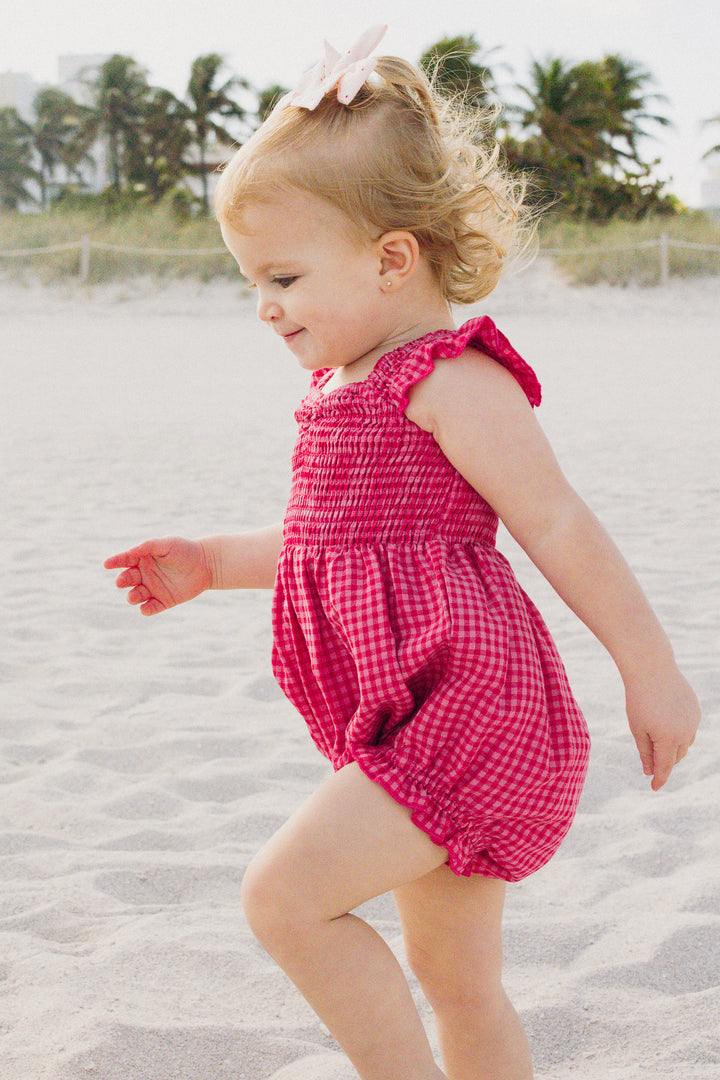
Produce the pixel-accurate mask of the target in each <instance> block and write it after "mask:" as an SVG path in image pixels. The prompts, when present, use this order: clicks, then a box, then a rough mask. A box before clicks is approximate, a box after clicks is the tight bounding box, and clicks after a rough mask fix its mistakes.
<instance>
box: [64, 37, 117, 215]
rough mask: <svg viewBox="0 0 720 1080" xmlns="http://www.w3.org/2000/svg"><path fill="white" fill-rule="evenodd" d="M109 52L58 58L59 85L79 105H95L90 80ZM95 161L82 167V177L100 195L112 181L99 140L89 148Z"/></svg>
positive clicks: (103, 148) (87, 187)
mask: <svg viewBox="0 0 720 1080" xmlns="http://www.w3.org/2000/svg"><path fill="white" fill-rule="evenodd" d="M109 59H110V54H109V53H86V54H71V55H65V56H60V57H59V58H58V88H59V89H60V90H63V91H64V92H65V93H66V94H69V95H70V97H71V98H74V100H75V101H77V102H78V104H79V105H91V104H92V91H91V89H90V86H89V85H88V82H89V81H90V80H92V79H93V77H94V76H95V75H96V74H97V72H98V69H99V68H101V67H102V65H103V64H104V63H105V61H106V60H109ZM90 155H91V158H92V163H88V164H87V165H83V166H82V168H81V169H80V180H81V183H82V184H83V186H84V187H85V188H86V190H87V191H90V192H92V193H93V194H97V193H99V192H101V191H104V190H105V188H106V187H107V186H108V184H109V183H110V174H109V169H108V154H107V147H106V146H105V144H104V143H103V142H101V141H98V142H97V143H96V144H95V145H94V146H93V148H92V150H91V151H90Z"/></svg>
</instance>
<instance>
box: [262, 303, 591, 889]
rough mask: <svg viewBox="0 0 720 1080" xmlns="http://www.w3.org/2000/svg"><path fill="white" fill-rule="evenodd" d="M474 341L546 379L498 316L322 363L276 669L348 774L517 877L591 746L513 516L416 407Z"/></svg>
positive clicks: (278, 593) (282, 581) (485, 865)
mask: <svg viewBox="0 0 720 1080" xmlns="http://www.w3.org/2000/svg"><path fill="white" fill-rule="evenodd" d="M467 346H471V347H473V348H476V349H478V350H480V351H482V352H484V353H485V354H486V355H489V356H491V357H493V358H494V359H496V360H497V361H498V362H499V363H501V364H503V365H504V366H505V367H506V368H508V370H509V371H511V372H512V373H513V374H514V375H515V377H516V378H517V380H518V382H519V383H520V385H521V386H522V387H523V389H524V391H525V393H526V394H527V397H528V399H529V400H530V402H531V403H532V404H537V403H538V402H539V400H540V386H539V384H538V381H537V379H536V377H535V375H534V373H533V372H532V370H531V369H530V368H529V367H528V366H527V364H526V363H525V362H524V361H523V360H522V359H521V357H520V356H519V355H518V354H517V353H516V352H515V350H514V349H513V348H512V346H511V345H510V344H509V342H508V341H507V339H506V338H505V337H504V336H503V335H502V334H501V333H500V332H499V331H498V330H497V328H496V327H495V325H494V324H493V323H492V321H491V320H490V319H488V318H482V319H473V320H471V321H470V322H468V323H466V324H465V325H464V326H463V327H462V328H461V329H460V330H442V331H437V332H435V333H433V334H429V335H427V336H426V337H423V338H421V339H419V340H418V341H414V342H411V343H409V344H407V345H404V346H401V347H400V348H398V349H395V350H394V351H392V352H390V353H387V354H386V355H385V356H384V357H382V358H381V359H380V360H379V361H378V363H377V365H376V366H375V368H374V369H373V371H372V372H371V374H370V375H369V376H368V377H367V378H366V379H365V380H364V381H363V382H359V383H352V384H348V385H346V386H343V387H340V388H339V389H337V390H334V391H332V392H331V393H328V394H323V393H322V386H323V384H324V383H325V382H326V381H327V379H328V378H329V377H330V374H331V372H329V371H324V372H316V373H315V374H314V375H313V380H312V386H311V390H310V393H309V395H308V396H307V397H306V398H305V400H304V401H303V403H302V404H301V406H300V408H299V409H298V411H297V413H296V418H297V420H298V424H299V436H298V441H297V444H296V447H295V451H294V454H293V480H292V487H291V493H290V501H289V505H288V509H287V515H286V518H285V529H284V546H283V550H282V553H281V556H280V562H279V567H278V577H277V584H276V589H275V595H274V602H273V626H274V647H273V667H274V671H275V674H276V677H277V679H278V681H279V683H280V685H281V687H282V688H283V690H284V692H285V693H286V694H287V696H288V697H289V699H290V700H291V701H292V702H293V704H294V705H295V706H296V708H297V709H298V710H299V711H300V713H301V714H302V715H303V717H304V718H305V720H306V722H307V724H308V727H309V729H310V732H311V735H312V737H313V738H314V740H315V742H316V743H317V745H318V747H319V749H320V750H321V751H322V753H323V754H325V755H326V757H328V758H329V759H330V761H331V762H332V763H333V766H334V767H335V768H336V769H340V768H342V767H343V766H344V765H346V764H348V763H349V762H351V761H355V762H357V763H358V765H359V766H360V768H361V769H362V770H363V772H365V773H366V774H367V775H368V776H369V777H370V778H371V779H372V780H374V781H376V782H377V783H378V784H380V785H382V787H383V788H384V789H385V790H386V791H388V792H389V793H390V795H392V796H393V798H395V799H396V800H397V801H398V802H399V803H401V804H403V805H404V806H407V807H409V808H410V809H411V811H412V816H413V820H414V822H415V823H416V825H418V826H419V827H420V828H421V829H423V830H424V831H425V832H426V833H427V834H428V835H429V836H430V837H431V839H432V840H433V841H434V842H435V843H437V844H440V845H443V846H444V847H446V848H447V850H448V853H449V860H448V864H449V866H450V868H451V869H452V870H454V871H455V872H456V873H459V874H466V875H467V874H472V873H479V874H483V875H485V876H489V877H498V878H503V879H505V880H508V881H515V880H518V879H520V878H522V877H525V876H527V875H528V874H530V873H532V872H533V871H534V870H537V869H538V868H539V867H540V866H542V865H543V864H544V863H545V862H547V860H548V859H549V858H550V857H551V855H552V854H553V853H554V852H555V850H556V849H557V847H558V846H559V844H560V842H561V841H562V838H563V837H564V835H565V834H566V832H567V830H568V829H569V827H570V824H571V822H572V818H573V815H574V813H575V809H576V806H577V801H578V798H579V796H580V791H581V788H582V784H583V780H584V777H585V772H586V768H587V759H588V751H589V739H588V733H587V728H586V725H585V721H584V719H583V717H582V714H581V713H580V710H579V708H578V706H577V704H576V703H575V701H574V699H573V696H572V693H571V691H570V688H569V686H568V682H567V677H566V675H565V671H564V669H563V666H562V663H561V661H560V658H559V656H558V654H557V650H556V648H555V645H554V643H553V641H552V639H551V637H550V634H549V632H548V630H547V628H546V627H545V624H544V623H543V621H542V619H541V617H540V615H539V613H538V612H537V610H536V608H535V607H534V606H533V604H532V602H531V601H530V600H529V599H528V597H527V596H526V595H525V593H524V592H523V591H522V589H521V588H520V586H519V585H518V583H517V581H516V580H515V577H514V575H513V573H512V570H511V569H510V566H509V565H508V563H507V561H506V560H505V559H504V558H503V556H502V555H501V554H500V553H499V552H498V551H497V549H496V547H495V535H496V532H497V524H498V521H497V516H496V515H495V513H494V511H493V510H492V509H491V507H490V506H489V505H488V504H487V503H486V502H485V501H484V499H482V498H481V496H480V495H479V494H478V493H477V492H476V491H475V490H474V489H473V488H472V487H471V486H470V485H469V484H468V483H467V481H466V480H464V478H463V477H462V476H461V475H460V474H459V473H458V472H457V470H456V469H455V468H454V467H453V466H452V465H451V464H450V462H449V461H448V460H447V458H446V457H445V456H444V454H443V453H442V451H441V450H440V448H439V446H438V445H437V443H436V442H435V440H434V439H433V437H432V436H431V435H430V434H429V433H428V432H425V431H423V430H422V429H421V428H419V427H418V426H417V425H415V424H413V423H412V422H411V421H410V420H409V419H408V418H407V417H406V415H405V411H404V410H405V408H406V406H407V400H408V393H409V390H410V388H411V387H412V386H413V385H414V384H415V383H417V382H418V381H419V380H421V379H423V378H424V377H425V376H427V375H428V374H429V373H430V372H431V371H432V369H433V364H434V361H435V359H436V358H440V357H444V358H452V357H456V356H459V355H460V354H461V353H462V352H463V350H464V349H465V348H466V347H467Z"/></svg>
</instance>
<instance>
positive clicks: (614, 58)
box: [599, 53, 670, 167]
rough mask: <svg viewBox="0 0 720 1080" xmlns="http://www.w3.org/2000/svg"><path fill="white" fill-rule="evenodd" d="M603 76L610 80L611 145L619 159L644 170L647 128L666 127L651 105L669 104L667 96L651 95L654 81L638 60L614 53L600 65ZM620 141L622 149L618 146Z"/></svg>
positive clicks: (608, 121)
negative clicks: (643, 142) (642, 151)
mask: <svg viewBox="0 0 720 1080" xmlns="http://www.w3.org/2000/svg"><path fill="white" fill-rule="evenodd" d="M599 69H600V73H601V75H604V77H605V79H606V80H607V85H606V95H605V124H606V127H607V136H608V141H609V143H610V145H611V147H612V149H613V153H614V155H615V157H616V158H617V159H623V160H626V161H628V162H634V163H635V164H637V165H640V166H641V167H644V165H643V162H642V161H641V159H640V155H639V150H638V140H639V139H641V138H647V137H648V132H647V131H646V125H647V124H652V125H658V126H661V127H666V126H667V125H669V123H670V121H669V120H668V118H667V117H666V116H663V115H661V114H659V113H656V112H649V111H648V110H649V109H650V102H651V101H656V102H662V103H664V104H665V103H667V98H666V97H665V95H664V94H658V93H655V92H650V90H649V89H648V87H649V85H650V84H652V82H653V77H652V75H651V74H650V72H649V71H645V70H643V68H642V67H640V66H639V65H638V64H637V63H636V62H635V61H634V60H630V59H629V58H628V57H625V56H620V55H619V54H618V53H612V54H609V55H607V56H605V57H604V58H603V60H602V62H601V64H600V65H599ZM617 139H620V140H621V142H620V144H619V145H618V143H617V142H616V140H617Z"/></svg>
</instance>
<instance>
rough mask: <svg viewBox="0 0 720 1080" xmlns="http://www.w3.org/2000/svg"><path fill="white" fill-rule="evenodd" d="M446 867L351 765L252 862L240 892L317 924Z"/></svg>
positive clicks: (441, 852)
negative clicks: (309, 917)
mask: <svg viewBox="0 0 720 1080" xmlns="http://www.w3.org/2000/svg"><path fill="white" fill-rule="evenodd" d="M446 860H447V851H446V850H445V848H443V847H438V846H437V845H436V844H434V843H433V842H432V841H431V840H430V838H429V837H428V836H427V835H426V834H425V833H424V832H422V831H421V830H420V829H418V828H417V826H416V825H414V824H413V822H412V821H411V818H410V812H409V811H408V810H407V809H406V808H405V807H403V806H401V805H400V804H399V803H397V802H395V800H394V799H393V798H392V797H391V796H390V795H388V793H387V792H386V791H385V790H384V789H383V788H381V787H380V786H379V785H378V784H376V783H375V782H374V781H372V780H370V779H368V777H367V776H365V774H364V773H363V772H362V771H361V770H360V768H359V767H358V766H357V765H355V764H350V765H346V766H345V768H343V769H341V770H340V771H339V772H337V773H335V774H334V775H333V776H331V777H329V779H328V780H326V781H325V782H324V783H323V784H322V785H321V786H320V787H319V788H318V789H317V791H316V792H315V793H314V794H313V795H312V796H311V797H310V799H308V801H307V802H306V803H305V804H304V805H303V806H301V807H300V808H299V809H298V810H297V811H296V812H295V813H294V814H293V815H292V817H290V818H289V819H288V821H287V822H286V823H285V825H283V826H282V828H280V829H279V831H278V832H277V833H275V835H274V836H273V837H272V838H271V839H270V840H269V841H268V843H267V844H266V845H265V846H264V847H263V848H262V849H261V851H260V852H259V853H258V854H257V855H256V856H255V858H254V859H253V861H252V863H251V864H250V866H249V867H248V870H247V872H246V875H245V882H244V890H245V891H246V893H247V892H248V891H251V892H253V893H254V894H255V896H256V897H257V894H258V891H259V892H260V893H263V892H265V893H266V894H267V896H268V898H269V897H270V896H272V898H273V903H274V904H277V903H279V902H280V903H283V904H284V905H285V906H286V908H293V907H295V908H297V910H302V911H304V912H305V913H307V914H313V915H316V916H317V917H320V918H330V919H332V918H336V917H338V916H340V915H344V914H346V913H347V912H349V911H352V909H353V908H355V907H357V906H358V905H359V904H361V903H363V902H364V901H365V900H369V899H371V898H372V897H374V896H379V895H381V894H382V893H386V892H390V891H391V890H393V889H396V888H398V887H399V886H403V885H406V884H407V883H408V882H411V881H415V880H416V879H418V878H424V877H425V876H426V875H427V874H428V873H430V871H432V870H435V869H436V868H437V867H439V866H441V865H442V864H443V863H444V862H445V861H446Z"/></svg>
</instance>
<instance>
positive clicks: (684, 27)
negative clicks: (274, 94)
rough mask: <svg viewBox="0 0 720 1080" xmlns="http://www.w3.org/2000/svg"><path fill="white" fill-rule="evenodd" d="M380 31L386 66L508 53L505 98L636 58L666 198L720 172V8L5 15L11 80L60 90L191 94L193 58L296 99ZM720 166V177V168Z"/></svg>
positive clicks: (474, 6) (162, 0)
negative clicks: (84, 75)
mask: <svg viewBox="0 0 720 1080" xmlns="http://www.w3.org/2000/svg"><path fill="white" fill-rule="evenodd" d="M8 9H9V10H8ZM376 23H387V24H388V32H387V35H386V37H385V39H384V40H383V42H382V43H381V45H380V47H379V50H378V52H380V53H385V54H394V55H397V56H402V57H404V58H405V59H407V60H411V61H417V59H418V58H419V56H420V55H421V53H422V52H423V51H424V50H425V49H426V48H427V46H428V45H430V44H432V43H433V42H435V41H437V40H439V39H440V38H442V37H445V36H448V37H452V36H455V35H457V34H469V33H473V34H474V35H475V37H476V39H477V40H478V41H479V42H480V43H481V45H482V46H483V47H484V48H485V49H490V48H493V47H495V46H499V48H498V51H497V52H496V53H494V54H493V59H496V60H497V62H498V70H497V74H498V77H499V81H500V83H501V85H502V84H503V83H506V84H507V86H508V87H509V86H510V84H511V83H516V82H521V83H522V82H523V81H525V80H526V78H527V73H528V70H529V66H530V63H531V61H532V60H533V59H539V60H542V59H545V58H547V57H548V56H551V55H552V56H561V57H563V58H565V59H567V60H570V61H578V60H591V59H600V58H601V57H602V56H603V55H605V54H607V53H611V52H612V53H614V52H619V53H622V54H623V55H624V56H628V57H630V58H632V59H633V60H635V61H637V62H638V63H639V64H641V65H642V67H643V68H644V69H645V70H648V71H650V72H651V73H652V75H653V77H654V80H655V89H656V90H657V92H658V93H663V94H664V95H665V96H666V97H667V98H668V102H667V103H666V104H664V105H662V106H661V108H660V109H653V110H651V111H664V112H665V114H666V115H667V116H668V117H669V118H670V119H671V120H672V122H673V127H672V128H670V129H668V128H656V129H655V131H656V133H657V135H658V139H657V140H653V141H652V142H651V143H648V144H646V145H645V148H644V149H645V156H646V158H647V159H648V160H650V159H652V158H655V157H659V158H660V159H661V163H660V165H659V166H658V169H657V175H658V176H660V177H661V178H662V179H664V180H671V183H670V184H669V190H671V191H673V192H674V193H675V194H676V195H678V196H679V197H680V198H681V199H682V200H683V201H684V202H686V203H687V204H688V205H691V206H696V205H699V203H700V181H701V179H702V178H706V177H707V176H708V175H709V170H710V164H709V163H708V162H703V161H702V160H701V159H702V155H703V153H704V151H706V150H707V149H709V147H710V146H712V145H714V144H716V143H718V142H720V125H715V126H714V127H710V128H705V129H703V127H702V121H703V120H706V119H708V118H709V117H711V116H719V115H720V62H719V61H720V3H719V2H718V0H541V2H536V0H503V2H502V3H501V4H500V3H495V4H490V3H485V2H483V0H434V2H430V0H363V2H362V3H359V4H347V3H338V2H337V0H310V3H305V4H303V3H301V2H299V0H254V2H253V3H251V2H250V0H233V2H229V0H202V2H198V0H122V2H119V0H23V2H22V3H15V4H12V5H11V6H10V5H9V4H8V6H7V7H6V8H5V11H4V13H3V14H2V15H0V72H4V71H15V72H25V73H27V74H30V75H32V76H33V78H34V79H36V80H37V81H38V82H40V83H54V82H57V60H58V56H59V55H63V54H96V53H101V54H109V53H115V52H118V53H123V54H125V55H129V56H132V57H133V58H134V59H135V60H136V61H137V62H138V63H140V64H141V65H142V66H143V67H144V68H146V69H147V71H148V74H149V78H150V81H151V82H152V83H153V84H154V85H159V86H164V87H167V88H168V89H170V90H172V91H173V92H174V93H176V94H181V93H182V92H183V91H184V89H185V86H186V84H187V78H188V74H189V70H190V65H191V63H192V61H193V60H194V59H195V57H197V56H200V55H202V54H204V53H210V52H217V53H220V54H221V55H223V56H224V57H226V59H227V62H228V65H229V67H230V68H231V69H233V71H234V72H235V73H236V74H240V75H243V76H244V77H245V78H247V79H248V80H249V81H250V83H251V84H252V85H253V86H256V87H259V88H262V87H264V86H268V85H270V84H272V83H280V84H282V85H285V86H292V85H294V84H295V83H296V82H297V80H298V78H299V77H300V75H301V74H302V72H303V70H304V69H305V68H307V67H309V66H310V65H311V64H312V63H314V62H315V61H316V60H317V59H319V58H320V56H321V55H322V52H323V48H322V41H323V39H324V38H327V39H328V40H329V41H330V42H331V43H332V44H333V45H334V46H335V47H336V48H338V49H339V50H344V49H346V48H349V47H350V45H351V44H352V43H353V42H354V40H355V39H356V38H357V37H358V36H359V35H360V34H361V33H362V32H363V30H365V29H366V28H367V27H368V26H372V25H374V24H376ZM500 65H507V66H508V68H509V69H510V70H509V71H506V70H503V69H501V68H500ZM510 96H511V94H510V92H509V91H508V92H506V93H505V97H506V98H508V99H509V98H510ZM655 104H656V105H657V104H659V103H655ZM712 164H713V166H715V167H717V168H720V155H718V156H717V157H716V158H715V159H714V161H713V162H712Z"/></svg>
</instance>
